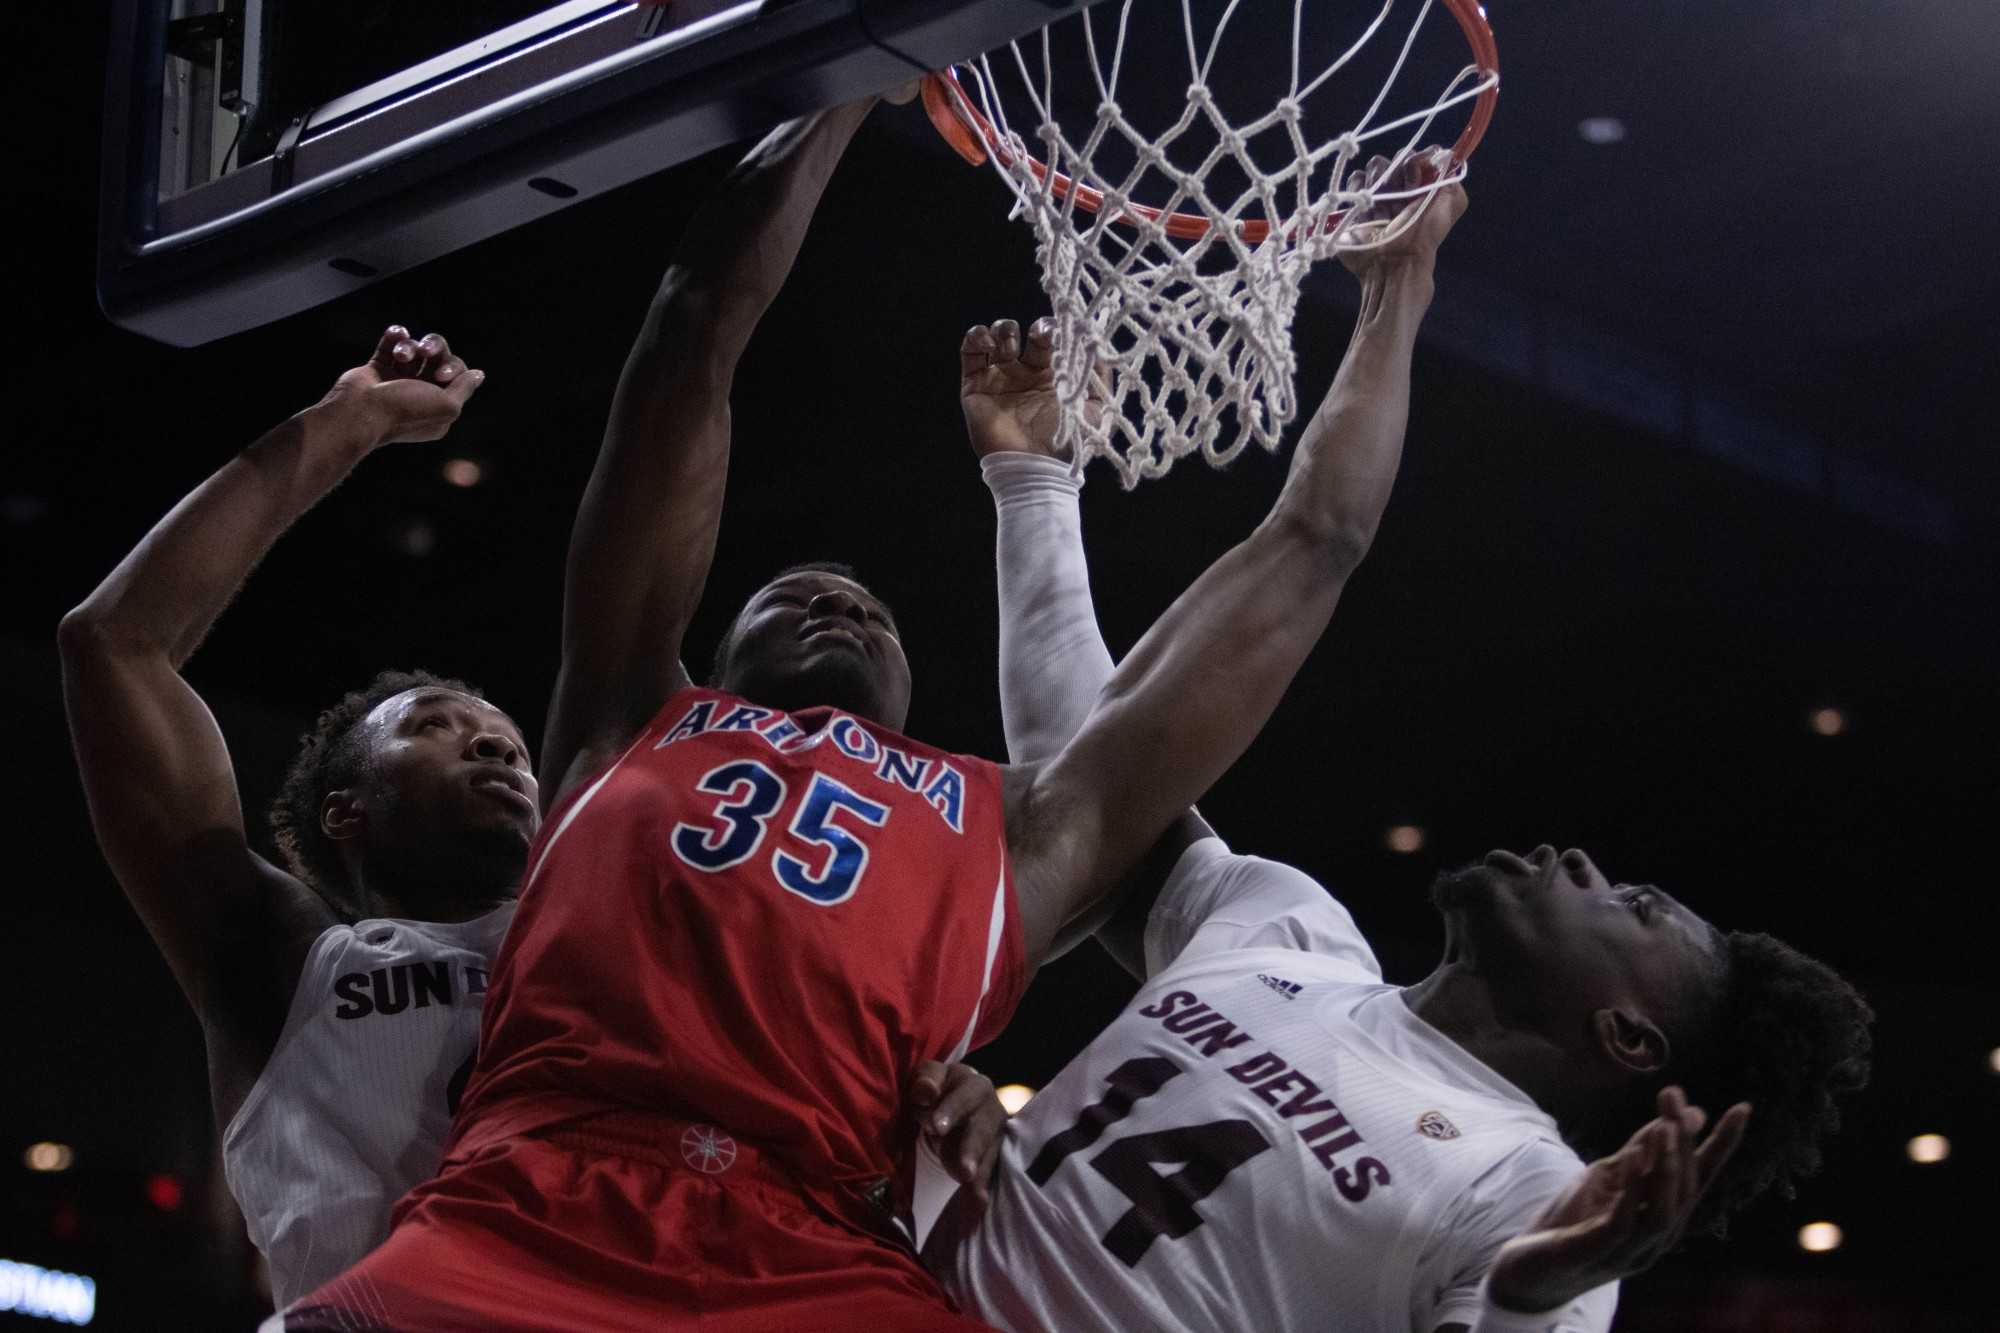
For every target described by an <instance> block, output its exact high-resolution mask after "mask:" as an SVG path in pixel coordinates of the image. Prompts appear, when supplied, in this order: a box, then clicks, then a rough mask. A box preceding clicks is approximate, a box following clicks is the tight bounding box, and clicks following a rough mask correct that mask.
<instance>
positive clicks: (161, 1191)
mask: <svg viewBox="0 0 2000 1333" xmlns="http://www.w3.org/2000/svg"><path fill="white" fill-rule="evenodd" d="M146 1199H147V1201H148V1202H150V1203H151V1204H152V1205H153V1207H155V1208H157V1209H159V1210H160V1211H161V1212H163V1213H171V1212H173V1211H174V1210H175V1209H177V1208H179V1207H180V1206H181V1182H180V1179H179V1177H177V1176H170V1175H168V1174H167V1173H166V1172H164V1171H160V1172H156V1173H155V1174H153V1175H150V1176H148V1177H146Z"/></svg>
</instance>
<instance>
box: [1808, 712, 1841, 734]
mask: <svg viewBox="0 0 2000 1333" xmlns="http://www.w3.org/2000/svg"><path fill="white" fill-rule="evenodd" d="M1812 729H1813V730H1814V731H1816V732H1818V733H1819V734H1820V735H1822V736H1838V735H1839V734H1840V733H1841V732H1843V731H1846V730H1847V714H1845V713H1843V712H1841V711H1840V710H1839V709H1838V708H1817V709H1814V710H1813V715H1812Z"/></svg>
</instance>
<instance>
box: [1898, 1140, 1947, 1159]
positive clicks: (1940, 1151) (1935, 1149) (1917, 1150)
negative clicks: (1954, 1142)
mask: <svg viewBox="0 0 2000 1333" xmlns="http://www.w3.org/2000/svg"><path fill="white" fill-rule="evenodd" d="M1903 1151H1905V1152H1907V1153H1909V1155H1910V1160H1911V1161H1913V1162H1916V1163H1918V1164H1919V1165H1921V1166H1929V1165H1931V1164H1932V1163H1933V1162H1942V1161H1943V1160H1944V1159H1945V1158H1947V1157H1949V1156H1951V1140H1950V1139H1948V1138H1946V1137H1945V1136H1944V1135H1942V1134H1919V1135H1917V1136H1916V1137H1915V1138H1913V1139H1911V1140H1910V1141H1909V1143H1907V1144H1905V1145H1904V1148H1903Z"/></svg>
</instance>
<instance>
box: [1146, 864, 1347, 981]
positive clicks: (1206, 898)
mask: <svg viewBox="0 0 2000 1333" xmlns="http://www.w3.org/2000/svg"><path fill="white" fill-rule="evenodd" d="M1146 946H1147V961H1148V964H1149V966H1150V967H1151V969H1152V970H1153V972H1154V973H1155V974H1157V973H1158V972H1160V971H1163V970H1164V969H1165V968H1167V967H1168V966H1170V965H1172V964H1174V963H1175V962H1178V961H1186V960H1189V959H1192V958H1196V957H1202V956H1210V955H1216V954H1223V953H1230V954H1234V953H1241V952H1246V951H1251V950H1257V949H1279V950H1284V951H1289V952H1291V953H1295V954H1298V955H1304V956H1310V957H1314V958H1316V959H1318V960H1320V962H1321V964H1322V965H1326V966H1332V967H1335V968H1338V969H1340V970H1341V972H1342V974H1343V975H1344V976H1346V977H1347V978H1348V979H1351V980H1354V981H1359V982H1379V981H1380V980H1381V979H1382V970H1381V967H1380V965H1379V964H1378V963H1377V962H1376V959H1375V955H1374V952H1373V951H1372V950H1371V949H1370V948H1369V946H1368V942H1367V939H1366V938H1365V937H1364V936H1363V935H1362V933H1361V930H1360V927H1359V926H1358V925H1357V924H1356V923H1355V920H1354V917H1353V915H1352V914H1351V913H1350V912H1349V911H1348V910H1347V908H1346V907H1345V906H1343V905H1342V904H1341V903H1340V901H1339V900H1338V899H1336V898H1335V897H1334V896H1333V895H1332V894H1331V893H1330V892H1329V891H1328V890H1327V889H1326V887H1325V886H1324V885H1322V884H1321V883H1320V882H1319V881H1318V880H1316V879H1314V878H1313V877H1312V876H1311V875H1309V874H1307V873H1306V872H1305V871H1303V870H1301V869H1299V868H1298V867H1296V866H1292V865H1287V864H1286V863H1284V862H1282V861H1273V860H1270V859H1268V858H1265V857H1261V856H1251V855H1246V854H1243V853H1240V852H1236V851H1233V850H1232V849H1231V848H1230V847H1229V846H1228V844H1227V843H1225V842H1223V841H1222V839H1220V838H1218V837H1207V838H1201V839H1198V840H1197V841H1195V842H1194V843H1192V844H1191V845H1190V846H1189V847H1188V848H1187V850H1186V851H1184V852H1183V853H1182V854H1181V857H1180V859H1179V861H1177V862H1176V863H1175V865H1174V869H1173V872H1172V873H1171V874H1170V875H1169V876H1168V878H1167V882H1166V884H1165V885H1164V886H1163V887H1162V888H1161V891H1160V895H1159V897H1158V898H1157V900H1156V901H1155V902H1154V904H1153V908H1152V912H1151V915H1150V916H1149V918H1148V921H1147V939H1146ZM1298 965H1300V966H1305V965H1306V964H1304V963H1300V964H1298Z"/></svg>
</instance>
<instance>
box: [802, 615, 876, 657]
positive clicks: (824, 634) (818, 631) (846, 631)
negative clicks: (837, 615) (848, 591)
mask: <svg viewBox="0 0 2000 1333" xmlns="http://www.w3.org/2000/svg"><path fill="white" fill-rule="evenodd" d="M829 638H832V639H840V640H843V641H845V642H847V643H851V644H853V645H854V646H855V647H856V648H858V649H860V650H862V651H863V652H866V651H867V649H868V640H867V638H866V636H864V635H863V634H862V633H861V631H860V630H857V629H850V628H848V627H847V626H846V625H843V624H840V623H838V622H827V623H822V624H818V625H810V626H807V627H806V628H805V629H803V630H801V631H800V632H799V640H800V642H802V643H816V642H819V641H820V640H823V639H829Z"/></svg>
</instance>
